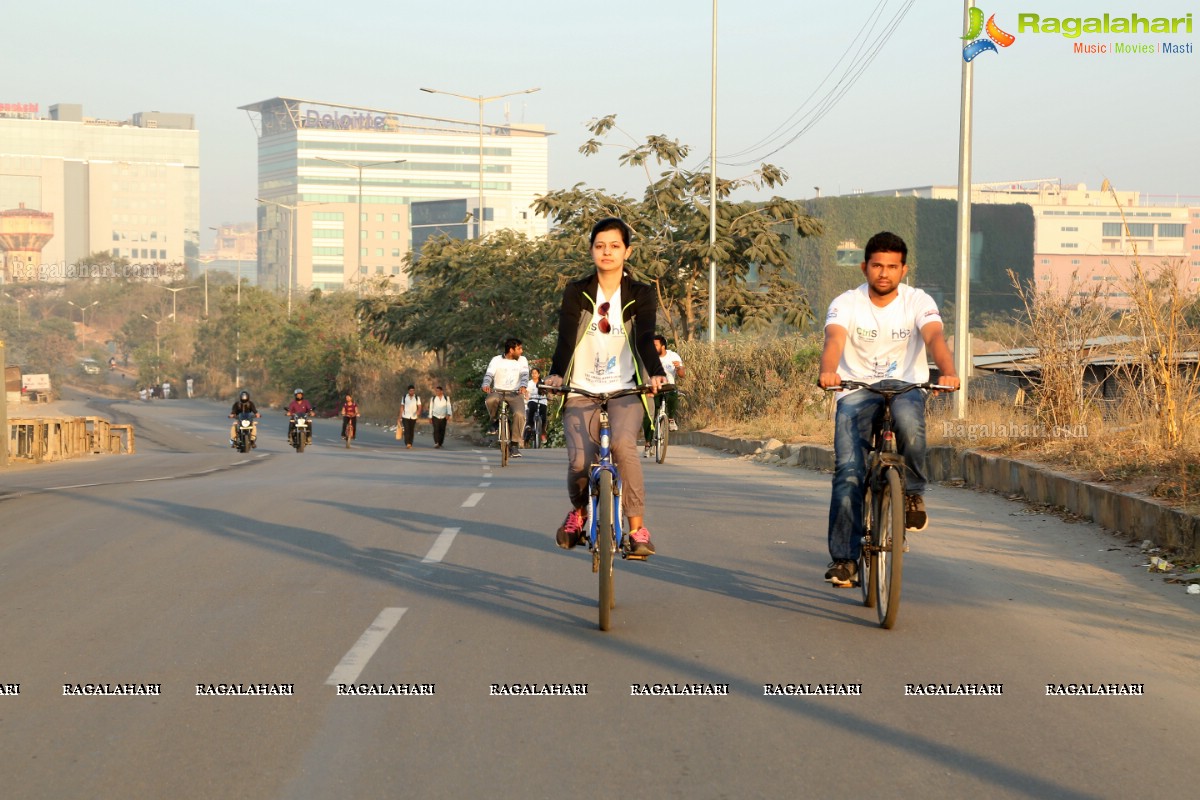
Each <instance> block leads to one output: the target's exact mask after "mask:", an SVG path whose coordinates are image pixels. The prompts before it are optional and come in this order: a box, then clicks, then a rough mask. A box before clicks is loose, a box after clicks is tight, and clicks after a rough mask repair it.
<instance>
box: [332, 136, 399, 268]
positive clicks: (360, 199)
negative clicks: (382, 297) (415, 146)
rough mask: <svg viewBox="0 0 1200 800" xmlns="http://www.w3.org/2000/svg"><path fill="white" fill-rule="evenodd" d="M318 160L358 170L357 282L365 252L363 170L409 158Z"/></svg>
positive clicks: (355, 249)
mask: <svg viewBox="0 0 1200 800" xmlns="http://www.w3.org/2000/svg"><path fill="white" fill-rule="evenodd" d="M316 158H317V159H318V160H320V161H328V162H329V163H331V164H341V165H342V166H343V167H349V168H350V169H356V170H358V224H357V225H355V231H354V233H355V236H356V237H357V244H356V245H355V248H354V252H355V260H354V274H355V280H357V279H358V276H359V275H361V274H362V251H363V235H362V229H363V218H362V214H363V210H362V202H363V190H362V189H363V169H364V168H365V167H381V166H383V165H384V164H403V163H404V162H405V161H408V159H407V158H397V159H394V160H392V161H371V162H368V163H366V164H351V163H350V162H349V161H339V160H338V159H336V158H326V157H325V156H316Z"/></svg>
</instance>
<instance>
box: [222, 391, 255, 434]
mask: <svg viewBox="0 0 1200 800" xmlns="http://www.w3.org/2000/svg"><path fill="white" fill-rule="evenodd" d="M239 414H253V415H254V418H255V419H256V420H257V419H258V418H259V417H261V416H262V415H261V414H259V413H258V406H256V405H254V401H253V400H251V399H250V393H249V392H247V391H245V390H242V393H241V394H239V395H238V399H237V400H234V401H233V408H232V409H230V411H229V418H230V419H232V420H233V424H232V425H230V426H229V446H230V447H237V425H238V424H237V418H238V415H239ZM257 439H258V423H257V422H255V423H254V424H253V425H251V426H250V447H251V448H255V447H258V441H257Z"/></svg>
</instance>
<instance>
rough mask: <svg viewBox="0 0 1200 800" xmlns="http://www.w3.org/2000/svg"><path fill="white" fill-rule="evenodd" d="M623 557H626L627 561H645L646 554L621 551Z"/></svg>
mask: <svg viewBox="0 0 1200 800" xmlns="http://www.w3.org/2000/svg"><path fill="white" fill-rule="evenodd" d="M621 558H624V559H626V560H627V561H645V560H646V557H645V556H639V555H635V554H633V553H626V552H624V551H622V552H621Z"/></svg>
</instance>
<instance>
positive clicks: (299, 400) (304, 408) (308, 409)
mask: <svg viewBox="0 0 1200 800" xmlns="http://www.w3.org/2000/svg"><path fill="white" fill-rule="evenodd" d="M292 394H293V395H294V396H295V398H296V399H294V400H292V402H291V403H289V404H288V407H287V414H288V442H289V443H290V442H291V441H292V431H294V430H295V429H296V416H297V415H299V414H308V415H311V414H312V411H313V407H312V404H311V403H309V402H308V401H307V400H305V399H304V390H303V389H297V390H296V391H294V392H293V393H292ZM308 441H310V442H311V441H312V426H311V424H310V425H309V428H308Z"/></svg>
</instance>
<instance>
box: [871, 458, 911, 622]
mask: <svg viewBox="0 0 1200 800" xmlns="http://www.w3.org/2000/svg"><path fill="white" fill-rule="evenodd" d="M886 475H887V488H886V489H884V494H883V497H881V498H880V499H879V518H878V521H877V524H876V525H875V530H876V531H877V533H876V538H877V540H878V542H879V549H878V551H877V555H876V558H875V566H874V573H875V574H874V580H873V581H872V583H873V584H874V586H875V603H876V609H875V610H876V612H877V613H878V614H879V625H880V627H883V628H890V627H892V626H893V625H895V624H896V616H897V615H898V614H899V613H900V576H901V572H902V570H903V568H904V486H903V484H902V483H901V481H900V473H899V472H898V471H897V470H895V469H888V470H887V472H886Z"/></svg>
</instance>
